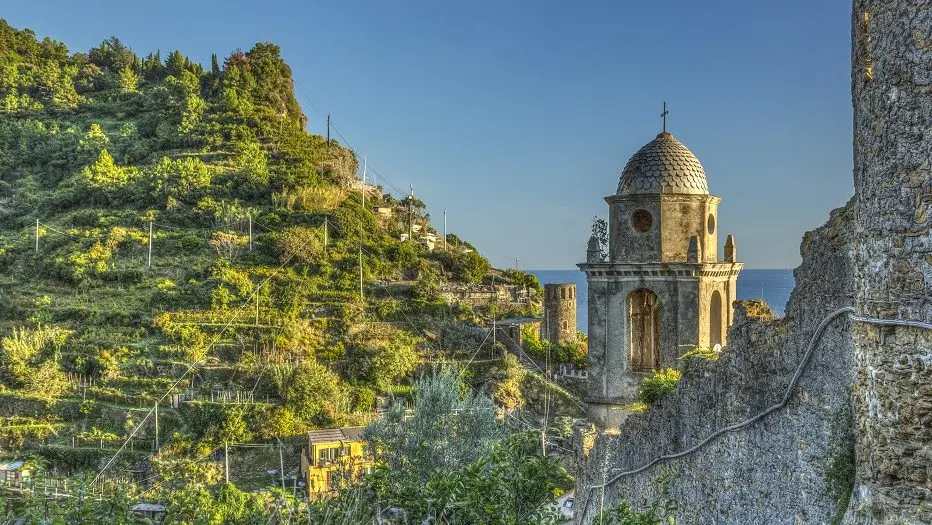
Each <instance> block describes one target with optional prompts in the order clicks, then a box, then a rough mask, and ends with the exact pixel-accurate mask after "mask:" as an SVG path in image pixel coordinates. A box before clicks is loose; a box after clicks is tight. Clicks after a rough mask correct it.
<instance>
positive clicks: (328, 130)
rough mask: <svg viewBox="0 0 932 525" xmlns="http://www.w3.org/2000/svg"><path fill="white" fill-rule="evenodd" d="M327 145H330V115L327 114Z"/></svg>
mask: <svg viewBox="0 0 932 525" xmlns="http://www.w3.org/2000/svg"><path fill="white" fill-rule="evenodd" d="M327 145H328V146H329V145H330V113H327Z"/></svg>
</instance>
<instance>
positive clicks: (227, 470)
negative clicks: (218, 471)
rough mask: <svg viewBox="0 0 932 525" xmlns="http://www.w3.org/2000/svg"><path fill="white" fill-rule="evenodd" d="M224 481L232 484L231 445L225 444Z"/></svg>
mask: <svg viewBox="0 0 932 525" xmlns="http://www.w3.org/2000/svg"><path fill="white" fill-rule="evenodd" d="M223 480H224V481H226V482H227V483H229V482H230V444H229V443H228V442H226V441H224V442H223Z"/></svg>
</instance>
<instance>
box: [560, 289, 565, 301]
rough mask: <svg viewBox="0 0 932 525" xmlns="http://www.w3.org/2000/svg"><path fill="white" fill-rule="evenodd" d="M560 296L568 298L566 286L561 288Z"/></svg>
mask: <svg viewBox="0 0 932 525" xmlns="http://www.w3.org/2000/svg"><path fill="white" fill-rule="evenodd" d="M560 298H561V299H566V288H560Z"/></svg>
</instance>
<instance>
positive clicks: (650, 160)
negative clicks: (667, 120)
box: [617, 132, 709, 195]
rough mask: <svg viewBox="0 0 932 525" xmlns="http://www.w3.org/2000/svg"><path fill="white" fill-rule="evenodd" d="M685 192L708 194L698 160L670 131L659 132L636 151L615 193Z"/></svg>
mask: <svg viewBox="0 0 932 525" xmlns="http://www.w3.org/2000/svg"><path fill="white" fill-rule="evenodd" d="M637 193H686V194H693V195H708V193H709V184H708V182H707V181H706V178H705V170H704V169H702V164H700V163H699V159H697V158H696V156H695V155H693V152H691V151H689V148H687V147H686V146H684V145H683V143H682V142H680V141H678V140H676V138H674V137H673V135H671V134H669V133H666V132H664V133H661V134H659V135H657V137H656V138H655V139H654V140H652V141H650V142H648V143H647V144H645V145H644V147H643V148H641V149H639V150H638V151H637V153H635V154H634V155H633V156H632V157H631V159H630V160H628V163H627V164H626V165H625V169H624V170H623V171H622V172H621V180H620V181H619V182H618V192H617V194H618V195H631V194H637Z"/></svg>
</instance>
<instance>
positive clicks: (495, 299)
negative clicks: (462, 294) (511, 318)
mask: <svg viewBox="0 0 932 525" xmlns="http://www.w3.org/2000/svg"><path fill="white" fill-rule="evenodd" d="M497 307H498V291H497V290H496V289H495V274H494V273H493V274H492V355H493V356H494V355H495V346H496V345H497V343H498V341H497V340H496V338H497V337H498V334H497V333H495V317H496V316H497V315H498V312H497V311H496V309H497Z"/></svg>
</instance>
